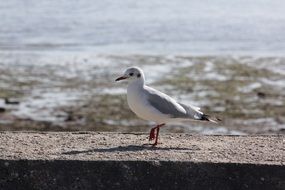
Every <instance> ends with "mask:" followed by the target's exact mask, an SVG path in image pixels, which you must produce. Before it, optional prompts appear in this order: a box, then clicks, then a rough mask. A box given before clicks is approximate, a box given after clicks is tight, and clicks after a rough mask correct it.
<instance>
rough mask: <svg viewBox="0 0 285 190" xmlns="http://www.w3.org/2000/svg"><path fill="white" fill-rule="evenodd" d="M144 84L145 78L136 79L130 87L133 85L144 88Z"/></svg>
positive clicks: (133, 86)
mask: <svg viewBox="0 0 285 190" xmlns="http://www.w3.org/2000/svg"><path fill="white" fill-rule="evenodd" d="M144 85H145V82H144V80H142V79H141V80H135V81H133V82H131V83H130V84H129V87H131V88H143V87H144Z"/></svg>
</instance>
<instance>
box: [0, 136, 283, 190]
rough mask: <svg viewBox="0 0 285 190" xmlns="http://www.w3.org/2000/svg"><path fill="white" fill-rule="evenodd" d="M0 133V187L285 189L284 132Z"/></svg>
mask: <svg viewBox="0 0 285 190" xmlns="http://www.w3.org/2000/svg"><path fill="white" fill-rule="evenodd" d="M160 140H161V142H162V143H163V144H160V145H159V146H158V147H156V148H152V147H150V146H142V144H143V143H147V134H118V133H92V132H86V133H85V132H84V133H80V132H79V133H71V132H70V133H66V132H57V133H55V132H53V133H32V132H2V133H0V151H1V153H0V171H1V172H0V189H127V188H128V189H285V166H284V162H285V146H284V145H285V137H284V136H200V135H197V136H192V135H189V134H163V135H162V136H161V137H160Z"/></svg>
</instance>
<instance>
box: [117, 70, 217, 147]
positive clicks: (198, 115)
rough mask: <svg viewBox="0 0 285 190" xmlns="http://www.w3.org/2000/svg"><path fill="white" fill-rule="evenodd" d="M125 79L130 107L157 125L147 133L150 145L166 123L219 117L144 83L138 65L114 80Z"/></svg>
mask: <svg viewBox="0 0 285 190" xmlns="http://www.w3.org/2000/svg"><path fill="white" fill-rule="evenodd" d="M121 80H127V81H128V88H127V101H128V105H129V107H130V109H131V110H132V111H133V112H134V113H135V114H136V115H137V116H138V117H140V118H142V119H144V120H148V121H153V122H155V123H156V124H157V125H156V126H155V127H153V128H152V129H151V131H150V134H149V141H152V140H154V139H155V142H154V143H153V144H152V146H156V145H157V143H158V135H159V128H160V127H162V126H164V125H165V124H166V123H175V122H179V121H185V120H200V121H208V122H213V123H217V122H218V121H220V119H218V118H215V117H211V116H209V115H206V114H204V113H203V112H201V111H200V108H199V107H196V106H192V105H185V104H182V103H179V102H177V101H176V100H174V99H173V98H171V97H170V96H168V95H166V94H164V93H162V92H160V91H158V90H156V89H154V88H151V87H149V86H147V85H146V84H145V76H144V72H143V70H142V69H141V68H139V67H130V68H128V69H127V70H126V71H125V72H124V74H123V76H121V77H119V78H117V79H116V80H115V81H121Z"/></svg>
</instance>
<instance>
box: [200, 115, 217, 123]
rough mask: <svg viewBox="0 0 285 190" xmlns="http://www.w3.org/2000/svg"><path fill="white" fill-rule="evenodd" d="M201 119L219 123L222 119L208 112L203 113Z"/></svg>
mask: <svg viewBox="0 0 285 190" xmlns="http://www.w3.org/2000/svg"><path fill="white" fill-rule="evenodd" d="M201 120H203V121H210V122H213V123H219V121H222V120H221V119H220V118H217V117H213V116H210V115H206V114H203V115H202V117H201Z"/></svg>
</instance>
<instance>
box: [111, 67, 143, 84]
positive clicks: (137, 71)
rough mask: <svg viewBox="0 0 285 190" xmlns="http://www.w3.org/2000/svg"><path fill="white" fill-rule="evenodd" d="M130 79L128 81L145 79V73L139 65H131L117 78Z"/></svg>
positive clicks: (118, 79)
mask: <svg viewBox="0 0 285 190" xmlns="http://www.w3.org/2000/svg"><path fill="white" fill-rule="evenodd" d="M126 79H127V80H128V81H142V82H143V81H144V73H143V70H142V69H141V68H139V67H130V68H128V69H127V70H126V71H125V73H124V75H123V76H121V77H119V78H117V79H116V81H120V80H126Z"/></svg>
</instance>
